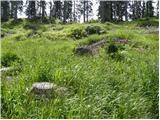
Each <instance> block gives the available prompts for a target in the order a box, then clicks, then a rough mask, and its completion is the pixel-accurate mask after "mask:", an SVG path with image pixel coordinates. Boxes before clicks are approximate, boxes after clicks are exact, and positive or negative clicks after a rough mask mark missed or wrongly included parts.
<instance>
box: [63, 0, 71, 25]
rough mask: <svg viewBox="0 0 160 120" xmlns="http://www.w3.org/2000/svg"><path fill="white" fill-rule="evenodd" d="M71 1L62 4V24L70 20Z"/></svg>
mask: <svg viewBox="0 0 160 120" xmlns="http://www.w3.org/2000/svg"><path fill="white" fill-rule="evenodd" d="M71 17H72V1H64V4H63V23H66V22H67V21H66V20H67V19H72V18H71Z"/></svg>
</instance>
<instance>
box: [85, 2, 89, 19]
mask: <svg viewBox="0 0 160 120" xmlns="http://www.w3.org/2000/svg"><path fill="white" fill-rule="evenodd" d="M86 2H87V22H88V7H89V6H88V1H86Z"/></svg>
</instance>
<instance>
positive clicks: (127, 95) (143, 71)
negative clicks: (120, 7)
mask: <svg viewBox="0 0 160 120" xmlns="http://www.w3.org/2000/svg"><path fill="white" fill-rule="evenodd" d="M97 24H98V25H99V26H101V27H102V28H104V29H105V30H107V29H106V28H107V26H110V28H111V29H110V30H109V29H108V31H107V32H106V33H105V34H104V35H90V36H88V37H86V38H82V39H80V40H77V41H75V40H74V39H72V37H70V36H69V34H70V33H71V32H72V29H73V28H75V29H76V28H77V24H70V25H62V26H63V27H64V29H63V30H61V31H51V30H46V31H44V32H42V36H40V37H33V38H27V39H25V40H23V39H21V38H20V40H16V37H15V36H16V35H19V33H17V34H16V33H15V36H14V35H13V36H8V37H5V38H3V40H2V55H4V54H5V53H6V52H8V53H11V52H13V53H15V54H16V55H17V56H19V57H20V59H23V62H22V63H21V71H20V72H19V73H18V74H17V75H14V76H12V77H13V80H12V81H7V80H4V79H2V81H1V84H2V85H1V88H2V90H1V91H2V92H1V99H2V104H1V107H2V109H1V116H2V118H35V119H36V118H44V119H47V118H48V119H49V118H68V119H70V118H88V119H91V118H102V119H103V118H106V119H108V118H126V119H127V118H158V117H159V115H158V84H159V83H158V36H157V35H142V34H140V32H141V31H139V30H133V31H132V30H131V29H130V31H128V30H126V26H125V24H124V25H114V24H109V23H105V24H101V23H90V24H80V26H84V28H85V26H88V25H97ZM42 26H43V25H42ZM44 26H45V25H44ZM54 26H55V27H56V25H54ZM22 27H23V26H19V27H17V28H16V29H17V30H20V29H23V28H22ZM47 27H48V28H52V25H47ZM57 27H59V25H57ZM113 30H114V31H113ZM25 31H26V32H29V30H25ZM22 32H24V30H22ZM24 35H25V34H24ZM22 36H23V35H22ZM22 38H23V37H22ZM115 38H120V39H128V40H129V41H130V42H129V43H128V44H126V45H122V46H123V47H124V49H123V50H119V51H118V52H119V54H121V55H123V56H124V59H122V60H120V61H119V60H116V59H113V58H112V57H110V55H109V54H108V53H107V52H106V49H105V48H106V47H108V45H106V47H104V48H101V49H100V51H99V53H98V54H96V55H94V56H78V55H75V54H74V53H73V49H74V48H76V47H77V46H78V45H79V44H80V45H87V44H90V43H93V42H96V41H99V40H101V39H107V40H114V39H115ZM146 46H147V47H146ZM118 47H119V46H118ZM141 48H144V50H143V51H140V49H141ZM15 66H16V65H15ZM4 77H5V76H4ZM42 81H43V82H44V81H46V82H53V83H55V84H57V85H58V86H62V87H66V88H68V89H69V93H70V94H69V96H65V95H55V96H54V98H52V99H48V98H39V97H35V96H33V95H31V94H30V88H31V86H32V84H33V83H34V82H42Z"/></svg>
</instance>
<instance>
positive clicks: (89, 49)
mask: <svg viewBox="0 0 160 120" xmlns="http://www.w3.org/2000/svg"><path fill="white" fill-rule="evenodd" d="M106 43H107V41H106V40H102V41H99V42H97V43H93V44H91V45H88V46H83V47H78V48H76V49H75V53H76V54H80V55H83V54H95V53H97V52H98V50H99V48H100V47H102V46H104V45H105V44H106Z"/></svg>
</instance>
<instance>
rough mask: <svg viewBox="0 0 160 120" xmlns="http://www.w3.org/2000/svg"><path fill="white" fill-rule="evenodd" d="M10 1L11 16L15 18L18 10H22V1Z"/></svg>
mask: <svg viewBox="0 0 160 120" xmlns="http://www.w3.org/2000/svg"><path fill="white" fill-rule="evenodd" d="M10 3H11V14H10V15H11V18H14V20H16V19H17V15H18V10H19V11H21V12H22V10H23V1H22V0H21V1H20V0H19V1H10Z"/></svg>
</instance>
